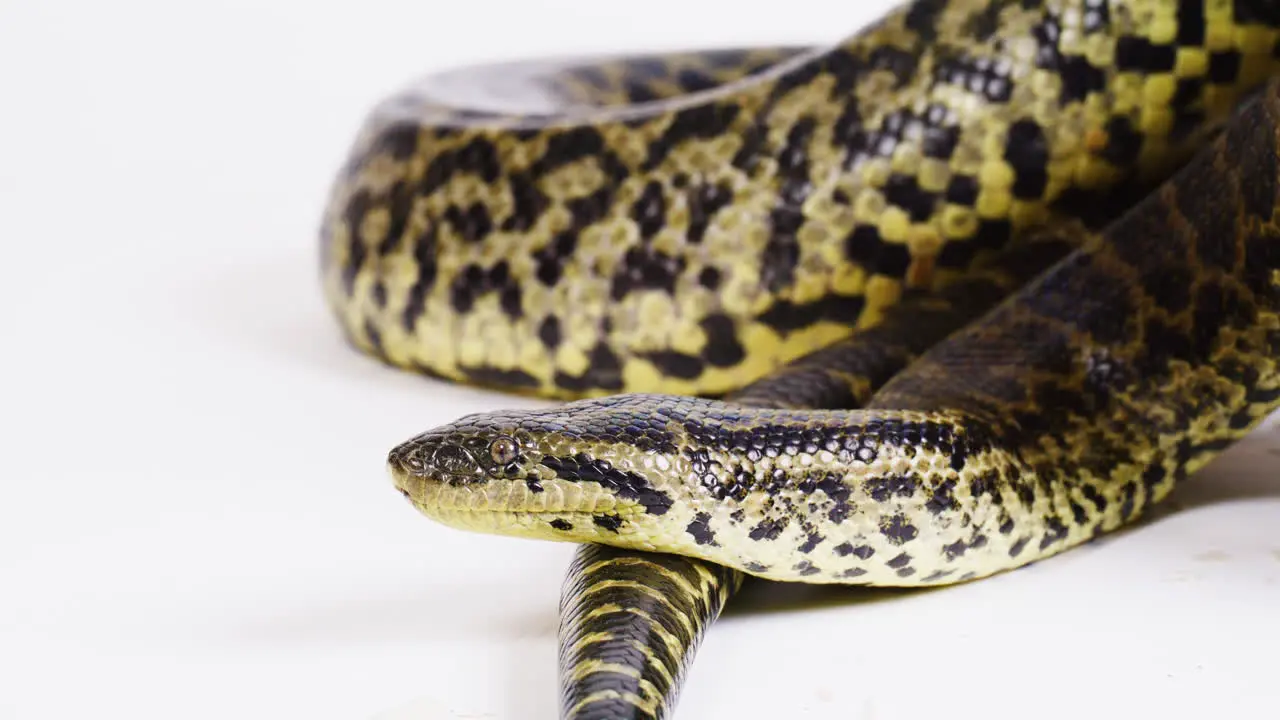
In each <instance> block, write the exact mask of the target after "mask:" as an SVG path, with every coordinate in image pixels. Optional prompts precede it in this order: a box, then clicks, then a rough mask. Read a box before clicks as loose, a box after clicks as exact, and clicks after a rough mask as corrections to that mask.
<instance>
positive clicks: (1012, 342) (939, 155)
mask: <svg viewBox="0 0 1280 720" xmlns="http://www.w3.org/2000/svg"><path fill="white" fill-rule="evenodd" d="M1278 27H1280V3H1277V2H1274V0H1273V1H1259V0H1253V1H1250V0H1233V1H1229V2H1218V1H1204V2H1196V1H1194V0H1111V1H1107V0H1059V1H1056V2H1052V1H1043V2H1041V1H1038V0H917V1H916V2H911V3H909V4H906V5H904V6H903V7H902V8H900V9H899V10H897V11H894V12H892V13H890V14H889V15H888V16H886V17H885V18H883V19H882V20H880V21H879V22H877V23H875V24H874V25H872V26H871V27H869V28H867V29H865V30H863V31H861V32H859V33H858V34H857V35H855V36H854V37H852V38H851V39H849V40H848V41H846V42H844V43H842V44H840V45H838V46H837V47H834V48H830V49H821V50H805V49H798V48H777V49H764V50H760V51H750V50H727V51H719V52H708V53H684V54H677V55H670V56H632V57H621V58H613V59H604V60H597V61H583V62H575V61H562V62H547V63H528V64H524V65H510V66H504V67H501V68H488V69H471V70H464V71H460V72H459V73H454V74H443V75H441V76H437V77H435V78H432V79H429V80H427V81H425V82H424V83H422V84H421V85H419V86H418V87H416V88H414V89H413V90H411V91H408V92H406V93H405V94H403V95H401V96H398V97H396V98H393V99H391V100H389V101H388V102H386V103H384V104H383V105H382V106H380V107H379V108H378V109H377V110H376V111H375V112H374V114H373V116H372V117H371V118H370V120H369V122H368V124H367V125H366V127H365V129H364V131H363V132H362V133H361V137H360V138H359V139H358V140H357V143H356V148H355V150H354V151H353V154H352V157H351V159H350V161H349V163H348V164H347V166H346V167H345V168H344V169H343V171H342V173H341V175H340V177H339V179H338V182H337V183H336V185H335V188H334V191H333V195H332V198H331V202H330V207H329V210H328V212H327V213H326V217H325V221H324V223H323V229H322V247H323V253H322V255H323V267H324V282H325V289H326V296H327V297H328V299H329V302H330V305H331V307H332V308H333V309H334V311H335V314H336V315H337V317H338V319H339V321H340V324H341V326H342V328H343V330H344V332H345V333H346V335H347V337H348V338H349V339H350V341H351V342H352V343H353V344H355V345H356V346H357V347H359V348H360V349H362V350H364V351H366V352H369V353H371V354H373V355H375V356H377V357H379V358H381V359H382V360H383V361H385V362H388V363H391V364H394V365H396V366H399V367H403V368H408V369H412V370H415V371H418V372H423V373H426V374H429V375H432V376H436V377H442V378H447V379H450V380H456V381H461V382H468V383H472V384H479V385H485V386H490V387H496V388H501V389H504V390H509V391H513V392H521V393H531V394H539V395H545V396H550V397H558V398H566V399H573V398H580V397H595V396H608V397H605V398H601V399H593V400H586V401H582V402H577V403H571V404H569V405H566V406H564V407H561V408H556V409H554V410H549V411H544V412H537V413H494V414H489V415H484V416H472V417H468V418H464V419H462V420H460V421H458V422H457V423H454V424H451V425H449V426H446V427H444V428H438V429H436V430H433V431H431V432H428V433H425V434H423V435H422V436H419V437H417V438H414V439H412V440H410V441H409V442H407V443H405V444H403V445H401V446H399V447H397V448H396V449H395V450H393V451H392V453H391V455H390V457H389V461H390V465H391V469H392V473H393V476H394V477H395V480H396V483H397V485H398V487H399V488H400V490H401V491H402V492H403V493H405V494H406V495H407V496H409V497H410V499H411V500H412V501H413V502H414V504H415V505H417V506H418V507H419V509H421V510H422V511H423V512H424V513H426V514H427V515H429V516H431V517H434V518H436V519H438V520H441V521H443V522H446V523H449V524H453V525H457V526H460V527H465V528H469V529H479V530H484V531H488V532H499V533H505V534H512V535H521V536H526V537H537V538H547V539H555V540H566V541H572V542H581V543H588V545H586V546H585V547H584V548H583V549H582V550H581V551H580V552H579V555H578V558H577V560H575V564H574V566H573V568H572V569H571V572H570V576H569V579H568V581H567V582H566V586H565V592H564V604H563V612H564V613H565V615H564V617H563V618H562V643H563V645H562V679H563V680H564V682H565V710H564V713H565V716H566V717H614V718H623V717H655V718H656V717H662V716H664V715H665V714H666V713H668V712H669V711H670V709H671V708H672V707H674V699H675V697H676V693H677V692H678V689H679V684H680V679H681V678H682V677H683V674H684V671H685V669H686V666H687V664H688V662H689V661H690V659H691V657H692V653H693V651H694V650H695V649H696V645H697V642H698V639H699V638H700V637H701V634H702V632H703V631H704V630H705V628H706V627H707V626H708V625H709V624H710V623H711V622H713V621H714V619H715V617H716V615H717V614H718V612H719V610H720V608H721V607H723V606H724V604H725V603H726V602H727V601H728V600H729V597H730V596H731V594H732V592H733V590H734V589H735V588H736V586H737V583H738V582H739V581H740V580H741V574H743V573H745V574H749V575H756V576H760V577H768V578H773V579H781V580H789V581H798V582H830V583H846V584H870V585H930V584H946V583H951V582H957V581H961V580H966V579H973V578H978V577H985V576H987V575H990V574H992V573H995V572H1000V571H1002V570H1007V569H1011V568H1015V567H1020V566H1022V565H1025V564H1026V563H1028V562H1031V561H1033V560H1036V559H1039V558H1043V557H1048V556H1050V555H1053V554H1056V553H1057V552H1061V551H1062V550H1065V549H1067V548H1069V547H1073V546H1075V545H1077V544H1079V543H1080V542H1083V541H1085V540H1087V539H1089V538H1090V537H1094V536H1096V535H1097V534H1100V533H1105V532H1108V531H1110V530H1113V529H1115V528H1117V527H1120V526H1121V525H1124V524H1126V523H1129V522H1132V521H1133V520H1135V519H1136V518H1138V517H1139V516H1140V515H1141V514H1142V512H1143V510H1144V509H1145V508H1147V507H1149V506H1150V505H1151V504H1153V503H1155V502H1158V501H1159V500H1160V499H1162V498H1163V497H1165V496H1166V495H1167V494H1168V492H1169V491H1170V490H1171V489H1172V488H1173V487H1174V486H1175V484H1176V483H1177V481H1178V480H1180V479H1181V478H1183V477H1185V476H1186V475H1188V474H1190V473H1192V472H1194V471H1195V470H1196V469H1198V468H1199V467H1201V466H1202V465H1203V464H1204V463H1206V462H1207V461H1208V460H1209V459H1210V458H1212V457H1213V456H1214V455H1216V454H1217V453H1219V452H1221V451H1222V450H1223V449H1225V448H1226V447H1227V446H1228V445H1229V444H1230V443H1231V442H1233V441H1234V440H1235V439H1237V438H1239V437H1241V436H1242V435H1244V434H1245V433H1247V432H1249V431H1250V430H1251V429H1252V428H1253V427H1255V426H1256V425H1257V424H1258V422H1260V421H1261V419H1262V418H1263V417H1264V416H1265V415H1266V414H1267V413H1268V412H1269V411H1270V410H1272V409H1274V408H1275V407H1276V405H1277V400H1278V398H1280V380H1278V379H1277V371H1276V366H1275V360H1276V357H1277V346H1276V342H1277V335H1276V333H1277V326H1278V325H1280V320H1278V319H1277V296H1276V292H1277V272H1280V259H1278V257H1280V251H1277V247H1278V246H1277V245H1276V243H1277V237H1276V236H1277V233H1278V232H1280V231H1278V230H1277V227H1276V218H1275V209H1274V203H1275V200H1276V195H1275V191H1276V176H1275V167H1276V165H1277V164H1278V163H1277V162H1276V161H1277V158H1276V153H1275V150H1276V148H1275V132H1276V127H1277V124H1278V123H1277V119H1280V118H1278V117H1277V116H1278V115H1280V113H1277V109H1276V108H1277V106H1278V105H1280V101H1277V97H1276V88H1275V86H1271V85H1269V86H1267V88H1266V90H1265V91H1264V92H1263V93H1262V95H1261V96H1260V99H1257V100H1254V101H1246V100H1247V98H1249V97H1250V96H1251V93H1253V92H1254V91H1255V90H1257V88H1258V87H1259V86H1260V85H1261V84H1262V83H1264V82H1265V81H1266V80H1267V79H1268V78H1269V77H1270V76H1272V75H1274V74H1275V72H1276V69H1277V64H1280V63H1278V61H1277V57H1280V45H1278V44H1277V40H1278V38H1280V34H1278V33H1277V28H1278ZM459 87H465V88H468V89H469V90H470V91H472V92H473V93H474V92H475V91H476V90H477V89H480V90H484V89H486V88H487V89H488V91H491V93H490V94H489V95H488V96H487V97H481V98H480V101H479V102H475V103H466V102H457V101H455V100H454V99H452V98H450V97H449V94H450V92H451V91H456V90H457V89H458V88H459ZM481 95H483V92H482V93H481ZM1242 103H1244V104H1243V107H1244V110H1243V111H1242V112H1240V114H1239V116H1238V117H1236V119H1235V120H1234V121H1233V123H1232V124H1231V125H1230V126H1229V129H1228V130H1227V131H1226V132H1225V134H1223V135H1222V136H1221V137H1220V138H1218V139H1217V140H1215V141H1213V143H1212V144H1211V145H1210V147H1209V149H1208V150H1207V151H1204V152H1200V153H1199V154H1198V155H1196V159H1195V160H1194V161H1192V164H1191V166H1190V167H1189V168H1188V169H1186V170H1185V171H1183V172H1181V173H1179V174H1177V175H1176V176H1175V177H1174V178H1173V180H1171V181H1169V182H1168V183H1166V184H1163V185H1160V187H1159V189H1158V190H1157V191H1156V192H1155V193H1154V194H1150V195H1147V194H1146V192H1147V191H1148V190H1150V189H1151V188H1153V187H1155V186H1156V185H1157V184H1159V183H1161V182H1162V181H1164V180H1166V179H1167V178H1169V176H1170V174H1171V173H1172V172H1173V171H1175V170H1176V169H1177V168H1179V167H1181V166H1182V165H1183V164H1184V163H1185V162H1186V161H1187V160H1188V158H1190V157H1192V155H1193V154H1194V153H1196V152H1197V151H1198V150H1200V149H1201V148H1203V147H1204V146H1205V144H1206V142H1207V141H1209V140H1210V139H1211V138H1215V137H1217V136H1218V134H1219V131H1220V130H1221V128H1222V126H1223V124H1224V122H1226V121H1227V120H1228V119H1229V118H1231V117H1232V116H1233V114H1235V113H1237V111H1239V110H1240V108H1241V107H1242ZM1137 197H1145V199H1143V200H1141V201H1140V202H1135V201H1134V200H1133V198H1137ZM1116 217H1119V220H1116V221H1115V222H1110V221H1111V220H1114V219H1115V218H1116ZM1073 221H1082V222H1083V224H1082V225H1071V224H1070V223H1071V222H1073ZM1046 228H1047V230H1046ZM1064 228H1070V229H1064ZM1099 228H1105V229H1103V230H1099ZM1046 232H1047V233H1048V234H1045V233H1046ZM1046 238H1047V239H1046ZM1050 266H1052V267H1050ZM1045 268H1049V269H1048V271H1047V272H1045V273H1044V274H1040V271H1042V270H1044V269H1045ZM993 307H994V309H993V310H992V309H991V308H993ZM988 310H990V312H988ZM619 393H623V394H622V395H619ZM693 396H703V397H701V398H698V397H693ZM712 397H723V398H724V399H723V400H714V399H710V398H712ZM855 408H861V409H855ZM601 545H609V546H613V547H611V548H608V549H606V548H602V547H601ZM633 551H634V552H633ZM652 551H658V552H662V553H674V554H680V555H685V556H687V557H681V558H673V557H668V558H665V559H662V560H661V561H656V560H653V558H657V557H659V556H657V555H652V554H649V553H651V552H652ZM645 558H648V559H646V560H644V561H643V562H642V561H641V560H642V559H645ZM655 563H656V564H655ZM663 563H669V564H666V565H664V564H663ZM663 578H666V580H668V581H669V582H666V584H665V585H664V587H668V588H672V589H671V590H670V592H668V593H666V594H665V595H664V597H663V598H662V599H658V601H655V599H654V597H653V596H652V594H649V595H647V596H646V595H645V593H644V591H643V590H642V588H644V587H651V586H652V583H653V582H659V581H660V580H661V579H663ZM677 579H682V580H683V582H680V581H678V580H677ZM695 579H696V580H697V582H695V581H694V580H695ZM650 581H652V582H650ZM646 583H648V584H646ZM606 589H608V590H609V598H610V600H609V602H610V603H612V604H614V605H617V606H619V607H634V608H640V607H651V608H652V610H653V612H648V613H637V612H630V613H621V614H619V615H616V616H613V617H612V619H608V618H609V613H608V611H606V610H602V609H601V608H603V607H604V606H603V605H596V604H593V603H594V602H596V601H593V600H590V598H592V597H595V596H596V595H597V594H598V593H602V592H604V590H606ZM646 598H647V599H646ZM654 602H656V604H653V603H654ZM645 603H650V605H648V606H646V605H645ZM676 616H683V617H685V619H686V620H687V624H686V625H684V626H683V632H682V633H680V634H673V633H672V632H670V631H669V630H670V627H671V625H670V620H671V619H672V618H673V617H676ZM610 622H612V623H613V624H612V625H609V624H608V623H610ZM593 623H594V624H593ZM593 628H595V629H598V633H597V634H593V632H595V630H593ZM586 637H591V638H593V639H592V640H591V641H589V642H579V641H581V640H582V638H586ZM574 648H576V649H574Z"/></svg>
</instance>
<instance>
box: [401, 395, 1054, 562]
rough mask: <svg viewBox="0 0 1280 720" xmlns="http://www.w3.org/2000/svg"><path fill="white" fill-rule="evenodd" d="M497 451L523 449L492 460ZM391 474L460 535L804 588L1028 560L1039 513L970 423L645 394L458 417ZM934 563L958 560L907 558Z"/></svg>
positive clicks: (1014, 467) (1022, 484)
mask: <svg viewBox="0 0 1280 720" xmlns="http://www.w3.org/2000/svg"><path fill="white" fill-rule="evenodd" d="M506 439H510V440H511V441H513V442H514V443H515V445H516V446H518V450H517V451H516V453H515V454H514V455H513V456H511V457H509V458H505V459H507V460H509V462H507V463H506V464H504V465H499V464H497V463H492V464H487V460H486V458H487V457H488V456H487V455H486V453H488V449H489V448H490V447H492V446H494V445H495V443H498V442H502V441H505V440H506ZM390 464H391V469H392V473H393V476H394V478H395V481H396V483H397V485H398V487H399V488H400V489H401V491H402V492H403V493H405V494H406V495H407V496H408V497H409V498H410V499H411V500H412V501H413V503H414V504H415V505H416V506H417V507H418V508H419V509H420V510H421V511H422V512H424V513H425V514H426V515H428V516H429V517H432V518H434V519H436V520H438V521H441V522H443V523H445V524H448V525H452V526H455V527H461V528H465V529H469V530H477V531H483V532H489V533H498V534H504V535H514V536H520V537H534V538H541V539H554V540H561V541H568V542H578V543H584V542H585V543H592V542H594V543H602V544H608V545H612V546H615V547H623V548H630V549H637V550H654V549H661V550H662V551H663V552H675V553H679V554H685V555H689V556H693V557H699V558H702V559H705V560H709V561H713V562H716V563H718V564H722V565H725V566H727V567H733V568H737V569H740V570H742V571H744V572H747V573H750V574H753V575H756V576H759V577H765V578H769V579H773V580H793V581H804V582H838V583H856V584H876V585H915V584H921V583H934V582H938V583H940V582H954V581H957V580H960V579H969V578H972V577H978V576H980V575H984V574H988V573H990V572H995V571H997V570H998V569H1000V568H1001V567H1004V566H1009V565H1011V564H1013V563H1016V562H1023V561H1025V560H1021V559H1020V558H1019V557H1018V556H1019V555H1020V554H1021V551H1022V549H1023V548H1025V547H1026V546H1027V542H1026V541H1022V542H1020V540H1021V538H1019V537H1016V536H1013V535H1011V533H1010V532H1009V531H1010V529H1011V528H1013V527H1021V526H1026V527H1032V526H1036V523H1035V522H1034V521H1033V519H1032V518H1030V517H1029V515H1030V514H1031V513H1034V512H1035V511H1036V509H1037V505H1039V504H1040V503H1042V501H1043V498H1042V495H1041V494H1040V493H1039V491H1038V490H1036V491H1035V492H1032V491H1031V489H1033V488H1037V487H1038V486H1037V483H1036V478H1035V476H1034V474H1033V473H1031V472H1029V470H1028V468H1026V467H1024V466H1022V465H1019V464H1017V463H1016V460H1014V459H1013V458H1011V457H1010V456H1009V455H1008V454H1007V453H1005V452H1004V451H1002V450H1000V449H999V448H998V447H997V445H996V439H995V438H993V437H992V436H990V434H989V432H988V430H987V428H986V427H985V426H984V425H982V424H980V423H977V422H975V421H973V420H972V419H971V418H966V417H962V416H956V415H944V414H940V413H921V412H902V413H894V412H876V413H868V412H849V411H827V412H819V413H797V412H792V411H784V410H768V409H759V408H745V407H742V406H737V405H734V404H730V403H723V402H717V401H709V400H697V399H691V398H682V397H668V396H652V395H634V396H619V397H615V398H610V399H608V400H607V401H594V400H593V401H584V402H578V403H571V404H569V405H566V406H564V407H562V408H557V409H553V410H547V411H537V412H526V413H509V414H508V413H500V414H497V415H493V416H485V418H484V420H483V425H480V426H478V425H475V424H474V423H473V422H472V421H471V420H468V419H463V420H462V421H459V422H458V423H454V424H452V425H450V426H446V427H444V428H440V429H437V430H435V431H432V432H430V433H427V434H424V435H421V436H419V437H417V438H414V439H413V440H410V441H409V442H407V443H405V444H403V445H402V446H400V447H398V448H397V449H395V450H394V451H392V453H391V456H390ZM1029 497H1030V498H1031V501H1030V502H1029V503H1028V502H1024V501H1025V500H1027V498H1029ZM1002 529H1003V532H1002ZM935 556H944V557H948V558H951V559H952V563H951V564H950V565H949V566H948V567H934V566H933V564H932V562H931V563H930V566H929V568H928V569H927V570H925V569H923V568H922V567H921V566H918V565H917V564H916V563H914V562H913V560H912V558H913V557H921V558H933V557H935Z"/></svg>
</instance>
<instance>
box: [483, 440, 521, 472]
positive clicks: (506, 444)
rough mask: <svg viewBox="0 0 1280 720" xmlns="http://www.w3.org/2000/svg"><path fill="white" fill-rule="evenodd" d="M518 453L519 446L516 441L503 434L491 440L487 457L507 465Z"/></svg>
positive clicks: (514, 459)
mask: <svg viewBox="0 0 1280 720" xmlns="http://www.w3.org/2000/svg"><path fill="white" fill-rule="evenodd" d="M519 455H520V447H519V446H518V445H516V441H515V440H512V439H511V438H509V437H507V436H506V435H503V436H502V437H500V438H497V439H496V440H494V441H493V442H491V443H489V457H491V458H493V461H494V462H495V463H497V464H499V465H508V464H510V463H513V462H515V461H516V457H517V456H519Z"/></svg>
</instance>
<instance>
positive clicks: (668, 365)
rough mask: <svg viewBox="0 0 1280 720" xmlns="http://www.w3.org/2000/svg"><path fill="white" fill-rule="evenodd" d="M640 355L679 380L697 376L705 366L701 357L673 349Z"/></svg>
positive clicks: (691, 378) (665, 373)
mask: <svg viewBox="0 0 1280 720" xmlns="http://www.w3.org/2000/svg"><path fill="white" fill-rule="evenodd" d="M641 357H643V358H645V359H646V360H648V361H649V362H651V363H653V365H654V367H656V368H658V370H659V371H660V372H662V374H664V375H667V376H669V377H673V378H678V379H681V380H693V379H695V378H697V377H698V376H700V375H702V370H703V368H704V367H705V363H703V361H702V359H701V358H698V357H696V356H694V355H686V354H685V353H681V352H676V351H674V350H662V351H659V352H651V353H644V354H643V355H641Z"/></svg>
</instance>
